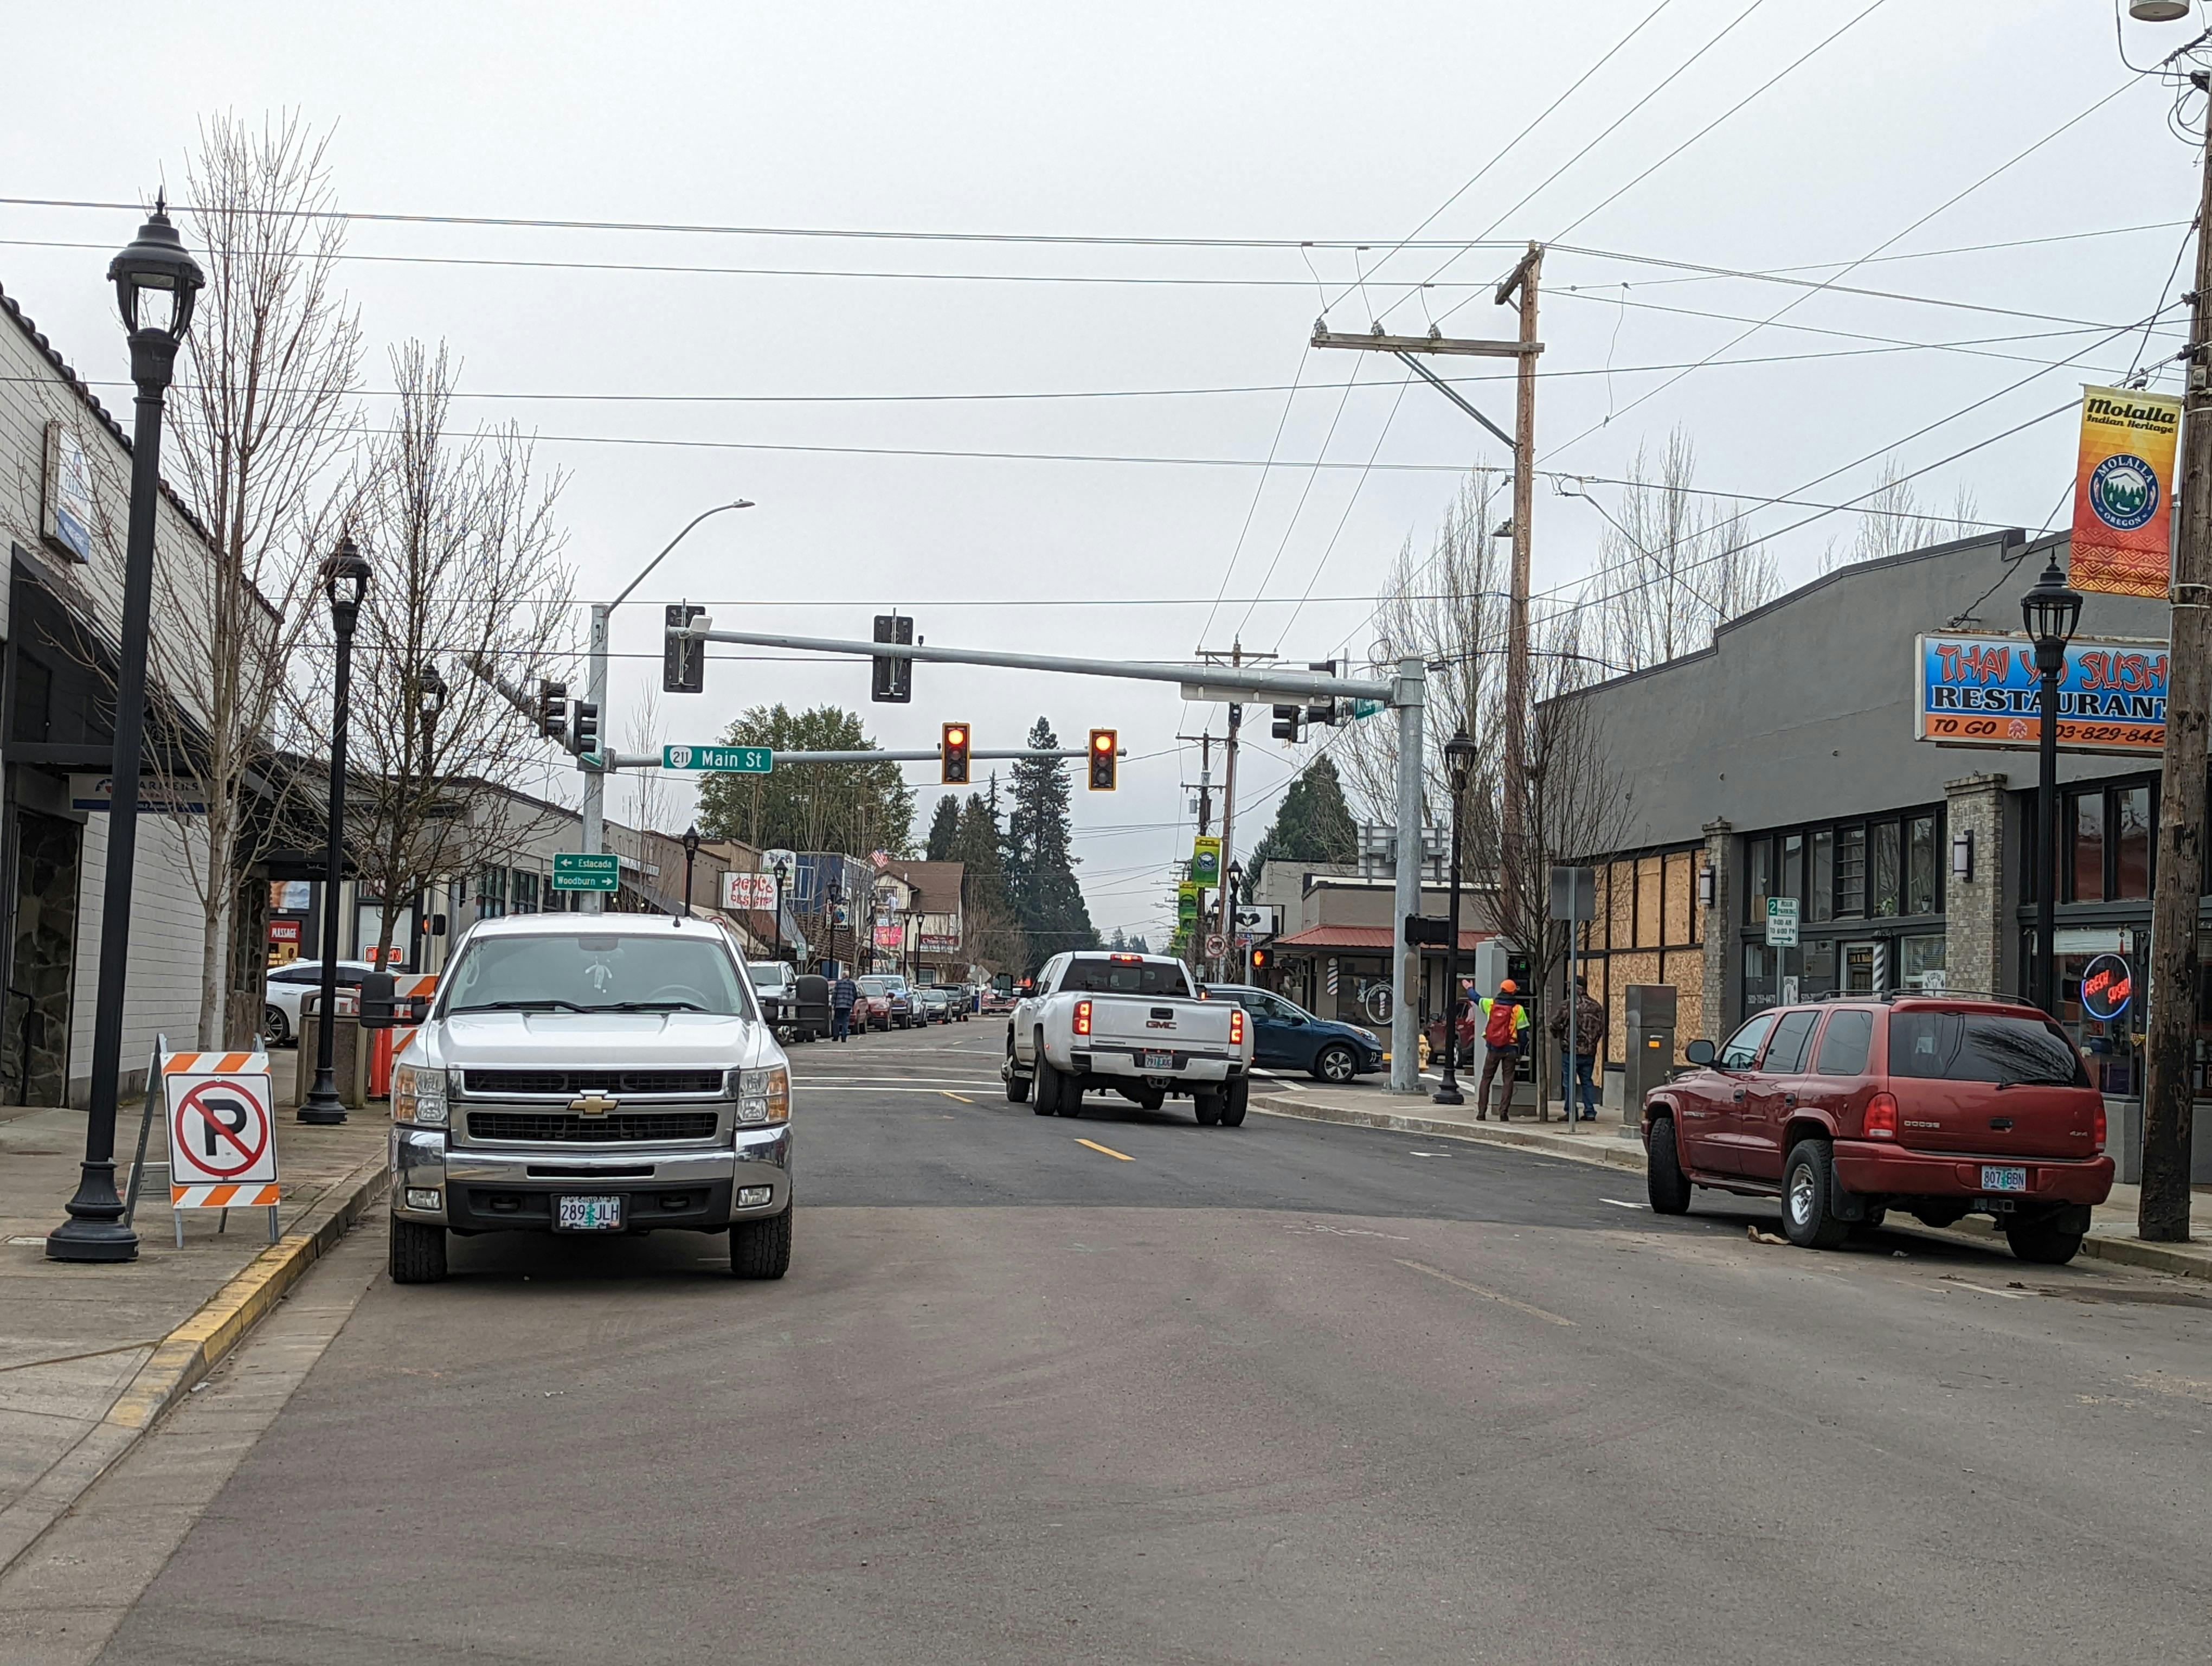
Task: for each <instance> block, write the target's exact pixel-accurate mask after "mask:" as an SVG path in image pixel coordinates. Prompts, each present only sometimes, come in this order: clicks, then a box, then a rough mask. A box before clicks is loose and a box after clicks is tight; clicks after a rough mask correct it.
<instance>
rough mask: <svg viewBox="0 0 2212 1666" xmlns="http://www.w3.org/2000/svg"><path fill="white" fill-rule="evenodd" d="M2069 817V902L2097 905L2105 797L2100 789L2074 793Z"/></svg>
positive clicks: (2101, 886)
mask: <svg viewBox="0 0 2212 1666" xmlns="http://www.w3.org/2000/svg"><path fill="white" fill-rule="evenodd" d="M2069 807H2070V808H2071V811H2072V814H2070V815H2069V817H2068V818H2067V823H2068V827H2069V833H2070V836H2071V838H2072V841H2073V851H2072V855H2071V866H2070V867H2069V870H2068V871H2069V873H2071V874H2072V876H2073V886H2072V890H2071V893H2070V895H2069V901H2072V902H2075V903H2101V902H2103V901H2104V900H2105V794H2104V792H2103V789H2101V788H2098V789H2095V790H2093V791H2091V792H2087V793H2075V794H2074V795H2073V798H2072V800H2071V803H2070V806H2069Z"/></svg>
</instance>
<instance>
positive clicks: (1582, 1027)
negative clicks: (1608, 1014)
mask: <svg viewBox="0 0 2212 1666" xmlns="http://www.w3.org/2000/svg"><path fill="white" fill-rule="evenodd" d="M1551 1031H1552V1039H1553V1041H1555V1042H1558V1043H1560V1044H1561V1045H1563V1046H1564V1045H1565V1042H1566V1038H1567V1011H1566V1008H1565V1007H1564V1006H1563V1007H1561V1008H1560V1009H1559V1011H1558V1012H1554V1013H1553V1014H1552V1023H1551ZM1604 1049H1605V1008H1604V1007H1602V1006H1599V1005H1598V1003H1597V1002H1596V1001H1595V1000H1592V999H1591V998H1590V992H1589V979H1587V978H1580V977H1578V978H1577V979H1576V980H1575V1079H1574V1080H1573V1081H1571V1082H1562V1083H1560V1084H1559V1107H1560V1109H1561V1110H1564V1111H1565V1112H1566V1114H1567V1116H1569V1117H1572V1116H1574V1114H1575V1089H1576V1088H1577V1087H1580V1088H1581V1089H1582V1091H1583V1121H1584V1122H1595V1121H1597V1087H1596V1085H1595V1083H1593V1082H1592V1081H1591V1079H1590V1075H1591V1073H1592V1071H1594V1070H1595V1068H1596V1066H1597V1055H1599V1054H1600V1053H1601V1052H1602V1051H1604Z"/></svg>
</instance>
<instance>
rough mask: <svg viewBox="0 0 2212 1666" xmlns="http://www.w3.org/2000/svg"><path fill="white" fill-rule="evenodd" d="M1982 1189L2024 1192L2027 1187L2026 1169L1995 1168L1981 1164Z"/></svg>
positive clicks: (1986, 1190) (1987, 1190)
mask: <svg viewBox="0 0 2212 1666" xmlns="http://www.w3.org/2000/svg"><path fill="white" fill-rule="evenodd" d="M1982 1189H1983V1190H1984V1191H1985V1192H2024V1191H2026V1190H2027V1170H2026V1169H2024V1168H2011V1167H2007V1168H1996V1167H1994V1166H1992V1165H1991V1164H1987V1163H1984V1164H1983V1165H1982Z"/></svg>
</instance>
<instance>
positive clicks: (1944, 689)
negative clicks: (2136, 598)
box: [1912, 632, 2166, 757]
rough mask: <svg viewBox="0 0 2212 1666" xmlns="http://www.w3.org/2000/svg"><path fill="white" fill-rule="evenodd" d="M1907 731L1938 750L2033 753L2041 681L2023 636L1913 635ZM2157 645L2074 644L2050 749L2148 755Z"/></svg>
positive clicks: (2159, 721)
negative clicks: (2054, 744) (1983, 748)
mask: <svg viewBox="0 0 2212 1666" xmlns="http://www.w3.org/2000/svg"><path fill="white" fill-rule="evenodd" d="M1913 659H1914V663H1915V665H1916V666H1917V672H1916V676H1917V687H1916V688H1915V690H1914V696H1915V699H1914V709H1913V731H1912V732H1913V734H1914V736H1915V737H1916V738H1917V739H1921V740H1932V741H1934V742H1935V743H1936V745H1939V746H1991V747H2000V748H2003V749H2006V750H2008V751H2033V750H2034V749H2035V747H2036V746H2037V745H2039V744H2040V742H2041V740H2042V737H2043V716H2042V681H2041V678H2039V677H2038V676H2037V674H2036V670H2035V644H2034V642H2033V641H2031V640H2030V639H2029V638H2027V637H2026V636H2001V635H1986V636H1985V635H1962V634H1957V633H1952V632H1946V633H1944V634H1942V635H1927V636H1922V637H1921V638H1919V640H1918V642H1917V651H1916V652H1915V654H1914V656H1913ZM2058 745H2059V749H2060V750H2061V751H2069V752H2121V753H2127V754H2130V755H2133V756H2136V757H2144V756H2155V755H2156V754H2157V752H2158V751H2160V748H2162V747H2163V746H2164V745H2166V644H2165V643H2164V642H2158V641H2121V640H2115V639H2106V640H2104V641H2089V640H2076V641H2072V642H2069V643H2068V644H2067V648H2066V666H2065V669H2064V671H2063V672H2062V673H2061V675H2060V677H2059V679H2058Z"/></svg>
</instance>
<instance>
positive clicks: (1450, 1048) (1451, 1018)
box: [1429, 723, 1512, 1105]
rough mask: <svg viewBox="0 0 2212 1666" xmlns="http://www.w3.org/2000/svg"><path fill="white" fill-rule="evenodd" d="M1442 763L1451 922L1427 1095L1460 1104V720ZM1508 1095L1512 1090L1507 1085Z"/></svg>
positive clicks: (1463, 741) (1463, 756)
mask: <svg viewBox="0 0 2212 1666" xmlns="http://www.w3.org/2000/svg"><path fill="white" fill-rule="evenodd" d="M1444 762H1445V763H1447V764H1448V765H1449V766H1450V769H1451V812H1452V813H1451V906H1450V909H1449V914H1450V916H1451V923H1450V925H1449V928H1448V929H1449V936H1447V937H1446V938H1445V939H1444V1079H1443V1083H1442V1084H1441V1085H1439V1086H1438V1087H1437V1091H1435V1092H1434V1093H1432V1094H1431V1095H1430V1096H1429V1097H1431V1099H1433V1100H1434V1101H1435V1102H1436V1103H1437V1104H1440V1105H1463V1104H1466V1103H1467V1098H1466V1096H1465V1095H1463V1094H1462V1093H1461V1091H1459V1076H1458V1073H1457V1071H1458V1065H1459V846H1460V812H1461V810H1462V806H1464V805H1465V804H1466V802H1467V777H1468V772H1469V771H1470V770H1472V769H1474V742H1473V741H1472V740H1470V739H1468V736H1467V726H1466V725H1465V724H1464V723H1462V725H1460V727H1459V728H1458V729H1457V730H1456V731H1455V732H1454V733H1453V735H1452V738H1451V739H1449V740H1448V741H1446V742H1445V743H1444ZM1506 1092H1507V1095H1508V1097H1510V1096H1511V1093H1512V1088H1511V1086H1510V1084H1509V1085H1508V1086H1507V1089H1506Z"/></svg>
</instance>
